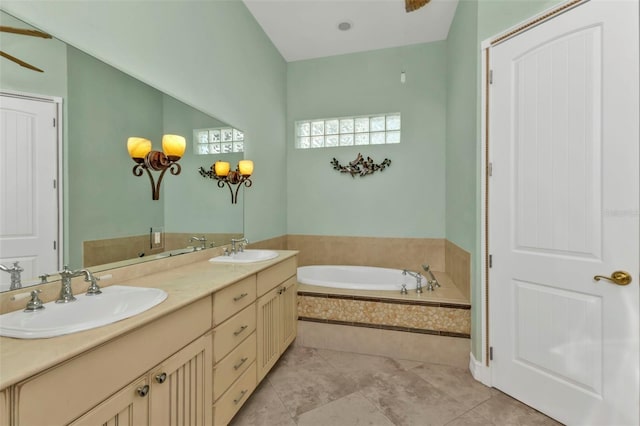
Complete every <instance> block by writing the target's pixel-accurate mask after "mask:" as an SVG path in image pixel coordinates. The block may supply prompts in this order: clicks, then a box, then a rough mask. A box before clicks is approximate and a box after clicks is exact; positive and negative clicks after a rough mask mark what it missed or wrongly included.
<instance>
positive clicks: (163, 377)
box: [156, 373, 167, 383]
mask: <svg viewBox="0 0 640 426" xmlns="http://www.w3.org/2000/svg"><path fill="white" fill-rule="evenodd" d="M165 380H167V373H160V374H158V375H157V376H156V382H158V383H164V382H165Z"/></svg>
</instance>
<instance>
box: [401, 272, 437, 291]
mask: <svg viewBox="0 0 640 426" xmlns="http://www.w3.org/2000/svg"><path fill="white" fill-rule="evenodd" d="M402 275H410V276H412V277H414V278H415V279H416V293H418V294H420V293H422V278H423V277H422V275H421V274H420V273H419V272H413V271H410V270H408V269H403V270H402ZM427 290H433V288H427ZM403 294H405V293H403Z"/></svg>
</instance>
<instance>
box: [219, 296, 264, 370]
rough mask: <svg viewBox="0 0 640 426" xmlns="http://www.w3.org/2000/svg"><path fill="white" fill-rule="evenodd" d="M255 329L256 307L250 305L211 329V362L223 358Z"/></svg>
mask: <svg viewBox="0 0 640 426" xmlns="http://www.w3.org/2000/svg"><path fill="white" fill-rule="evenodd" d="M255 329H256V307H255V305H254V304H253V303H252V304H251V305H249V306H247V307H246V308H244V309H243V310H242V311H240V312H238V313H237V314H235V315H234V316H232V317H231V318H229V319H228V320H226V321H225V322H223V323H222V324H220V325H219V326H217V327H216V328H214V329H213V362H214V363H216V362H218V361H220V360H221V359H222V358H224V357H225V355H227V354H228V353H229V351H231V349H233V348H235V347H236V346H238V343H240V342H242V341H243V340H244V339H246V338H247V336H248V335H250V334H251V333H253V330H255Z"/></svg>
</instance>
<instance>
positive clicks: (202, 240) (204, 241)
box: [189, 235, 207, 250]
mask: <svg viewBox="0 0 640 426" xmlns="http://www.w3.org/2000/svg"><path fill="white" fill-rule="evenodd" d="M191 241H198V242H200V247H196V250H204V249H206V248H207V237H205V236H204V235H203V236H202V237H191V238H189V242H191Z"/></svg>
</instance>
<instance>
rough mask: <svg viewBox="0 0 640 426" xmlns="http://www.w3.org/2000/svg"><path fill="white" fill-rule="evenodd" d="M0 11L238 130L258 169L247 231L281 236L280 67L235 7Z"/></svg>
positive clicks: (80, 5)
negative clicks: (244, 137)
mask: <svg viewBox="0 0 640 426" xmlns="http://www.w3.org/2000/svg"><path fill="white" fill-rule="evenodd" d="M2 8H3V9H5V10H6V11H8V12H9V13H11V14H13V15H15V16H17V17H18V18H20V19H23V20H25V21H27V22H29V23H30V24H32V25H34V26H36V27H39V28H41V29H43V30H45V31H49V32H50V33H52V34H54V35H56V36H57V37H58V38H60V39H61V40H63V41H65V42H67V43H69V44H71V45H73V46H75V47H77V48H79V49H81V50H83V51H85V52H87V53H89V54H91V55H93V56H96V57H97V58H99V59H101V60H103V61H105V62H106V63H108V64H110V65H113V66H115V67H116V68H118V69H120V70H122V71H124V72H126V73H128V74H130V75H132V76H134V77H137V78H139V79H140V80H142V81H144V82H146V83H147V84H150V85H151V86H153V87H156V88H158V89H160V90H162V91H164V92H166V93H168V94H169V95H171V96H173V97H175V98H177V99H179V100H181V101H184V102H185V103H187V104H189V105H192V106H194V107H195V108H197V109H199V110H202V111H204V112H206V113H208V114H210V115H212V116H214V117H218V118H220V119H221V120H223V121H225V122H227V123H230V124H232V125H233V126H235V127H237V128H239V129H242V130H243V131H244V132H245V134H246V135H247V137H248V138H249V141H250V142H249V143H247V147H246V153H245V155H246V157H247V158H251V159H252V160H254V161H255V164H256V166H255V173H254V184H253V187H252V188H251V189H249V190H247V191H246V192H245V205H246V213H245V232H246V234H247V236H248V237H249V239H251V240H260V239H264V238H270V237H274V236H279V235H282V234H284V233H285V232H286V212H285V203H286V199H285V197H286V192H285V189H284V188H286V176H285V173H282V171H283V170H285V167H286V166H285V161H286V151H285V143H286V137H285V125H284V123H285V119H286V116H285V115H286V104H285V102H286V101H285V91H286V63H285V61H284V60H283V59H282V56H281V55H280V54H279V53H278V51H277V50H276V48H275V47H274V46H273V44H272V43H271V41H270V40H269V39H268V37H267V36H266V35H265V34H264V32H263V31H262V29H261V28H260V26H259V25H258V24H257V23H256V22H255V20H254V18H253V16H252V15H251V14H250V13H249V11H248V10H247V8H246V7H245V6H244V4H243V3H242V2H241V1H240V0H230V1H224V2H218V1H188V2H186V1H162V2H153V1H127V2H114V1H106V0H97V1H91V2H78V1H62V0H61V1H30V0H27V1H24V0H23V1H11V0H5V1H3V2H2ZM128 173H130V172H128ZM211 220H215V218H211Z"/></svg>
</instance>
